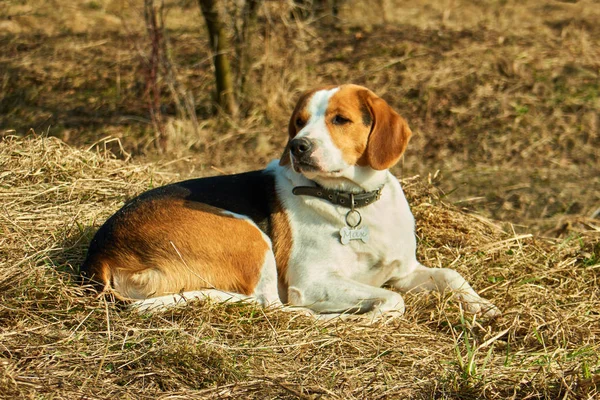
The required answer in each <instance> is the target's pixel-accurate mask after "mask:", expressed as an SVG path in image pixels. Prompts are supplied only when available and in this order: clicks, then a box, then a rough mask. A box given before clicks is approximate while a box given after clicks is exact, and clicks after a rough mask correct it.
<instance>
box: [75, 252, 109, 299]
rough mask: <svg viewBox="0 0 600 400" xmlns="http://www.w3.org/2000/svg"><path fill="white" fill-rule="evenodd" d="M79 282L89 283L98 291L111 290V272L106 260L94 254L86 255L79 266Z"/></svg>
mask: <svg viewBox="0 0 600 400" xmlns="http://www.w3.org/2000/svg"><path fill="white" fill-rule="evenodd" d="M79 275H80V276H81V283H82V284H84V285H91V286H92V287H93V288H94V289H96V290H97V291H98V292H99V293H101V292H106V291H111V288H112V284H111V283H112V273H111V270H110V266H109V265H108V262H106V261H105V260H103V259H102V257H97V256H94V255H89V254H88V256H87V257H86V259H85V261H84V262H83V264H81V267H79Z"/></svg>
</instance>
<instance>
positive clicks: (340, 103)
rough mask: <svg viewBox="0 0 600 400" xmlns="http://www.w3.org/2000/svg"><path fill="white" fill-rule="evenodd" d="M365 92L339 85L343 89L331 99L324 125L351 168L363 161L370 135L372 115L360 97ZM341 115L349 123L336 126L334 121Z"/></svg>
mask: <svg viewBox="0 0 600 400" xmlns="http://www.w3.org/2000/svg"><path fill="white" fill-rule="evenodd" d="M364 90H366V89H365V88H363V87H361V86H357V85H343V86H340V90H339V91H338V92H336V93H335V94H334V95H333V96H332V97H331V99H330V100H329V104H328V106H327V112H326V113H325V124H326V125H327V129H328V130H329V132H330V133H331V138H332V140H333V143H334V144H335V146H336V147H337V148H338V149H340V150H341V152H342V156H343V157H344V161H346V162H347V163H348V164H349V165H355V164H357V163H358V161H359V160H360V159H361V157H362V156H363V154H364V153H365V150H366V148H367V142H368V140H369V133H370V132H371V121H372V118H371V114H370V113H369V112H368V111H367V109H366V107H365V103H364V101H363V100H362V97H361V96H359V95H358V93H360V92H362V91H364ZM338 115H339V116H341V117H343V118H345V119H348V120H350V122H347V123H344V124H341V125H336V124H334V123H333V120H334V118H335V117H336V116H338Z"/></svg>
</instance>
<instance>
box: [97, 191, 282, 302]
mask: <svg viewBox="0 0 600 400" xmlns="http://www.w3.org/2000/svg"><path fill="white" fill-rule="evenodd" d="M124 211H125V212H123V213H122V214H120V215H118V218H117V220H116V221H115V223H114V229H113V230H112V231H111V232H110V234H109V237H107V238H106V239H105V240H106V242H105V243H104V245H103V247H102V250H100V251H99V252H98V253H97V254H95V255H94V256H93V257H92V260H90V262H91V268H90V272H91V274H90V275H92V276H91V278H92V279H95V280H102V281H103V282H104V283H105V284H107V283H110V285H111V286H112V289H113V290H114V291H115V292H116V294H117V295H118V296H120V297H122V298H130V299H141V298H147V297H153V296H161V295H165V294H171V293H180V292H183V291H189V290H200V289H208V288H215V289H219V290H224V291H228V292H236V293H242V294H246V295H250V294H252V292H253V291H254V288H255V287H256V285H257V283H258V279H259V277H260V273H261V269H262V266H263V263H264V260H265V255H266V254H267V252H268V251H270V249H269V245H268V243H267V242H266V241H265V240H264V238H263V236H262V234H261V232H260V230H259V229H258V228H257V227H255V226H254V225H252V224H251V223H249V222H248V221H245V220H242V219H239V218H235V217H233V216H229V215H224V214H222V212H221V210H220V209H218V208H215V207H211V206H208V205H205V204H202V203H194V202H190V201H186V200H181V199H156V200H151V201H147V202H145V203H142V204H140V205H139V206H138V207H136V209H135V210H133V211H131V212H127V210H124Z"/></svg>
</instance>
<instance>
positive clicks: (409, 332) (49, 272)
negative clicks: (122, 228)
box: [0, 137, 600, 399]
mask: <svg viewBox="0 0 600 400" xmlns="http://www.w3.org/2000/svg"><path fill="white" fill-rule="evenodd" d="M158 169H159V170H158V171H157V169H156V168H155V167H153V166H150V165H140V164H132V163H129V162H125V161H120V160H117V159H115V158H114V157H113V156H111V154H110V153H108V152H104V150H103V144H100V145H99V146H96V147H95V148H93V149H92V150H91V151H82V150H77V149H74V148H71V147H69V146H68V145H65V144H64V143H63V142H61V141H60V140H58V139H55V138H51V137H28V138H14V137H7V138H4V139H3V140H2V141H0V199H2V203H1V204H2V206H1V208H0V232H1V234H0V254H1V257H0V397H3V398H7V399H8V398H11V399H12V398H57V399H60V398H64V399H71V398H135V399H163V398H164V399H166V398H169V399H173V398H192V397H193V398H235V399H239V398H256V399H264V398H302V399H314V398H331V399H338V398H339V399H352V398H371V399H376V398H416V399H430V398H442V399H454V398H456V399H458V398H460V399H481V398H484V399H507V398H518V399H521V398H538V399H540V398H542V399H558V398H567V399H575V398H583V399H586V398H589V399H591V398H594V397H595V396H597V395H598V393H599V387H600V358H599V354H600V337H599V335H600V321H599V320H600V312H599V310H600V282H599V271H600V232H599V231H598V230H597V229H596V230H595V231H594V230H591V229H588V230H587V231H581V232H571V233H570V236H569V238H568V239H564V240H551V239H544V238H539V237H531V236H528V235H515V234H514V233H511V232H510V231H509V232H508V233H507V232H505V231H504V230H509V229H510V225H506V226H504V225H499V224H497V223H494V222H492V221H490V220H487V219H484V218H481V217H476V216H472V215H467V214H464V213H462V212H460V211H458V210H457V209H456V208H453V207H451V206H448V205H446V204H444V203H443V202H441V201H440V200H439V192H438V191H437V189H435V187H434V186H433V185H431V184H429V183H428V182H427V181H426V180H424V179H422V178H419V177H415V178H411V179H406V180H404V181H403V184H404V188H405V189H406V192H407V195H408V197H409V200H410V202H411V204H412V206H413V211H414V213H415V216H416V218H417V221H418V236H419V240H420V250H419V256H420V258H421V259H422V260H423V261H424V262H426V263H427V264H429V265H431V266H440V265H444V266H451V267H452V268H455V269H457V270H459V271H460V272H461V273H463V274H464V275H465V276H466V277H467V279H468V280H469V281H471V282H472V283H473V285H474V287H475V288H476V289H477V290H479V291H480V292H482V293H483V294H484V296H486V297H487V298H489V299H491V300H492V301H493V302H494V303H496V304H497V305H498V306H499V307H500V308H501V309H502V311H503V316H502V317H500V318H499V319H498V320H496V321H492V322H490V321H481V320H478V319H475V318H473V317H472V316H469V315H464V314H463V313H462V312H461V310H460V309H459V307H458V306H457V304H456V303H455V302H454V301H453V299H452V298H451V297H447V296H437V295H407V296H406V300H407V313H406V315H405V316H404V317H402V318H400V319H393V320H386V321H380V322H378V323H376V324H374V325H372V326H370V325H366V324H364V323H362V322H342V321H332V322H330V323H327V324H324V323H315V322H314V321H312V320H311V319H308V318H306V317H303V316H298V315H294V314H290V313H282V312H279V311H277V310H270V309H269V310H262V309H257V308H254V307H252V306H247V305H238V304H228V305H217V304H204V305H201V304H194V305H190V306H188V307H186V308H182V309H177V310H173V311H169V312H165V313H162V314H155V315H143V316H140V315H137V314H132V313H131V312H130V311H129V310H128V309H127V308H124V307H122V306H119V305H118V304H114V303H111V302H109V301H107V300H106V299H104V298H97V297H95V296H94V294H93V293H91V292H89V291H86V290H85V289H84V288H82V287H80V286H79V285H78V284H77V282H75V279H74V278H73V277H72V275H71V274H72V273H73V272H75V271H76V270H77V268H78V265H79V263H80V262H81V261H82V259H83V256H84V252H85V248H86V246H87V244H88V242H89V240H90V237H91V235H92V233H93V231H94V230H95V229H96V228H97V227H98V225H99V224H100V223H102V222H103V220H104V218H105V217H107V216H108V215H109V214H111V213H112V212H114V211H115V210H116V209H117V208H118V207H119V206H120V205H121V204H122V203H123V201H124V200H125V199H126V198H128V197H131V196H133V195H135V194H136V193H139V192H141V191H143V190H146V189H147V188H149V187H151V186H153V185H155V184H158V183H164V182H168V181H171V180H174V179H176V177H175V176H173V175H169V174H165V173H161V172H160V168H158Z"/></svg>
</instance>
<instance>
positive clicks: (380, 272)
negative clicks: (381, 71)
mask: <svg viewBox="0 0 600 400" xmlns="http://www.w3.org/2000/svg"><path fill="white" fill-rule="evenodd" d="M268 169H269V170H271V171H272V172H273V173H274V174H275V177H276V186H277V193H278V195H279V196H280V201H281V202H282V203H283V205H284V207H285V209H286V210H287V213H288V217H289V219H290V226H291V231H292V237H293V242H292V243H291V245H292V251H291V257H290V261H289V264H288V276H287V278H288V282H289V290H288V299H287V300H288V302H289V303H290V304H291V305H294V306H304V307H308V308H311V309H313V310H315V311H317V312H326V313H331V312H342V311H344V310H347V309H351V308H352V307H354V306H356V305H357V304H359V303H360V302H364V301H368V300H376V301H377V302H378V303H379V305H378V306H376V307H375V308H374V309H373V311H372V312H371V313H372V314H379V313H382V312H388V311H395V313H396V314H401V313H403V312H404V302H403V300H402V297H401V296H400V295H399V294H398V293H397V292H393V291H391V290H387V289H382V288H381V286H383V285H384V284H387V285H390V286H392V287H394V288H396V289H398V290H400V291H402V292H407V291H411V290H413V291H420V290H439V291H444V290H451V291H455V292H456V293H457V295H458V297H459V298H460V299H461V300H462V301H463V302H464V303H465V305H466V307H467V309H468V310H469V311H471V312H476V313H485V314H486V315H487V316H494V315H497V314H498V310H497V308H495V307H494V306H493V305H492V304H491V303H490V302H488V301H487V300H484V299H482V298H481V297H479V296H478V295H477V293H476V292H475V291H474V290H473V289H472V288H471V286H470V285H469V284H468V283H467V282H466V280H465V279H464V278H463V277H462V276H461V275H460V274H459V273H457V272H456V271H453V270H450V269H446V268H436V269H433V268H427V267H424V266H423V265H421V264H420V263H419V262H418V261H417V259H416V256H415V252H416V238H415V233H414V218H413V215H412V213H411V212H410V208H409V206H408V202H407V201H406V198H405V196H404V192H403V191H402V188H401V186H400V183H399V182H398V180H397V179H396V178H395V177H394V176H393V175H392V174H391V173H389V172H388V171H378V172H380V173H376V174H372V175H373V176H370V178H371V180H370V181H369V182H368V184H367V185H365V183H364V182H360V181H359V183H360V186H361V187H364V186H372V185H373V187H381V186H382V185H383V190H382V193H381V198H380V199H379V200H378V201H377V202H375V203H373V204H371V205H369V206H367V207H363V208H360V209H359V211H360V213H361V215H362V220H363V222H362V224H364V225H367V226H368V227H369V231H370V238H369V240H368V242H367V243H363V242H362V241H358V240H357V241H351V242H350V243H349V244H348V245H343V244H341V242H340V239H339V237H340V234H339V230H340V229H341V228H343V227H344V226H346V224H345V215H346V213H347V212H348V209H347V208H344V207H341V206H336V205H333V204H331V203H329V202H327V201H325V200H321V199H318V198H315V197H311V196H296V195H294V194H292V189H293V188H294V187H295V186H298V185H305V184H307V182H306V178H304V177H303V176H302V175H300V174H298V173H296V172H294V171H293V170H291V169H289V168H285V167H280V166H279V165H277V164H275V163H271V164H270V165H269V167H268ZM355 170H356V168H355ZM367 175H368V174H367ZM369 189H370V188H369Z"/></svg>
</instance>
